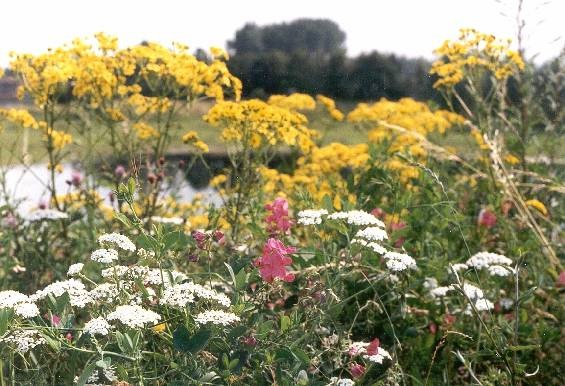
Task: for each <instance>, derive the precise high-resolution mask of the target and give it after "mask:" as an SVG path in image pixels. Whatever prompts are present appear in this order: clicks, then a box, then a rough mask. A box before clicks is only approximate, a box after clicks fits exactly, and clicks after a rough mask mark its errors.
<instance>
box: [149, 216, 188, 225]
mask: <svg viewBox="0 0 565 386" xmlns="http://www.w3.org/2000/svg"><path fill="white" fill-rule="evenodd" d="M151 221H152V222H157V223H160V224H171V225H182V224H183V223H184V219H183V218H182V217H160V216H153V217H151Z"/></svg>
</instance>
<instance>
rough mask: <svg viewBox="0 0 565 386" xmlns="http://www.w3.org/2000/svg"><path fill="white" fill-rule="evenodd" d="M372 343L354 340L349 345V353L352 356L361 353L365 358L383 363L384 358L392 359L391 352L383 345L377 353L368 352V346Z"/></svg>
mask: <svg viewBox="0 0 565 386" xmlns="http://www.w3.org/2000/svg"><path fill="white" fill-rule="evenodd" d="M369 344H370V343H367V342H352V343H351V344H350V345H349V355H350V356H357V355H361V356H362V357H363V358H365V359H367V360H369V361H371V362H374V363H378V364H382V363H383V360H384V359H385V358H386V359H391V360H392V357H391V356H390V353H389V352H388V351H387V350H385V349H384V348H382V347H380V346H379V347H378V349H377V353H376V354H373V355H368V354H367V347H369Z"/></svg>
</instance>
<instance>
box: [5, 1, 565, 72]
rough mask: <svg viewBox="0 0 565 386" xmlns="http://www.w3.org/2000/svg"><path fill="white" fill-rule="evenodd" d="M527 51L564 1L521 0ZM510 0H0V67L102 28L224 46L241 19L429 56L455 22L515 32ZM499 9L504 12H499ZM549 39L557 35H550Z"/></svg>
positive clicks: (547, 46) (555, 23)
mask: <svg viewBox="0 0 565 386" xmlns="http://www.w3.org/2000/svg"><path fill="white" fill-rule="evenodd" d="M524 3H525V5H524V16H525V18H526V21H527V26H526V34H525V35H526V44H525V46H526V48H527V53H528V56H529V57H531V56H532V55H534V54H539V56H538V60H537V61H538V62H539V61H542V60H545V59H547V58H551V57H554V56H556V55H557V53H558V52H559V50H560V49H561V47H563V44H564V39H563V36H564V35H565V23H564V21H563V19H564V15H565V0H549V1H546V0H524ZM517 4H518V1H516V0H500V1H499V2H497V1H495V0H364V1H358V0H348V1H343V0H325V1H319V0H284V1H281V0H278V1H269V0H221V1H220V0H216V1H213V0H209V1H188V0H177V1H172V0H153V1H148V0H133V1H132V0H51V1H49V0H36V1H30V0H3V1H2V2H0V17H1V18H0V66H6V65H7V63H8V61H9V59H8V52H10V51H17V52H31V53H40V52H43V51H45V50H46V49H47V48H48V47H54V46H57V45H60V44H62V43H66V42H69V41H70V40H72V39H73V38H74V37H85V36H91V35H92V34H94V33H95V32H99V31H104V32H106V33H109V34H113V35H116V36H118V37H119V38H120V42H121V44H120V45H121V46H122V47H123V46H127V45H131V44H136V43H139V42H140V41H142V40H150V41H156V42H160V43H163V44H166V45H169V44H170V43H171V42H173V41H178V42H182V43H186V44H188V45H189V46H190V47H191V48H197V47H202V48H208V47H210V46H213V45H215V46H225V44H226V41H227V40H229V39H231V38H233V36H234V33H235V31H236V30H237V29H239V28H240V27H241V26H243V24H245V23H246V22H255V23H257V24H259V25H264V24H269V23H278V22H282V21H291V20H293V19H296V18H300V17H310V18H328V19H331V20H334V21H335V22H337V23H338V24H339V26H340V27H341V29H342V30H344V31H345V32H346V34H347V40H346V46H347V50H348V53H349V55H357V54H359V53H361V52H369V51H372V50H378V51H381V52H392V53H396V54H400V55H405V56H424V57H427V58H432V57H433V56H432V50H433V49H434V48H435V47H437V46H438V45H440V44H441V43H442V42H443V41H444V40H445V39H447V38H455V37H456V36H457V31H458V29H459V28H461V27H473V28H477V29H479V30H481V31H484V32H488V33H493V34H495V35H496V36H499V37H514V36H516V21H515V16H516V9H517ZM501 12H504V13H506V16H504V15H502V14H501ZM555 39H559V40H558V41H555Z"/></svg>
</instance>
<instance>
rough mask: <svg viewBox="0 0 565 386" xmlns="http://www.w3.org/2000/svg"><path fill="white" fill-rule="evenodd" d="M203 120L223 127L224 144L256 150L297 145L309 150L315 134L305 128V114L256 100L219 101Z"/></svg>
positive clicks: (312, 144)
mask: <svg viewBox="0 0 565 386" xmlns="http://www.w3.org/2000/svg"><path fill="white" fill-rule="evenodd" d="M203 119H204V120H205V121H206V122H208V123H210V124H211V125H212V126H216V127H221V128H223V130H222V134H221V138H222V140H223V141H225V142H227V143H237V144H241V145H243V146H244V147H247V146H250V147H251V148H253V149H259V148H262V147H265V146H268V145H270V146H275V145H287V146H297V147H298V148H299V149H300V150H302V151H303V152H307V151H309V150H310V149H311V148H312V147H313V146H314V143H313V142H312V138H314V137H315V135H316V132H315V131H314V130H310V129H308V128H307V127H306V123H307V119H306V117H305V116H304V115H302V114H300V113H297V112H294V111H290V110H288V109H285V108H282V107H278V106H273V105H269V104H267V103H265V102H263V101H261V100H258V99H251V100H247V101H242V102H220V103H218V104H216V105H215V106H214V107H212V108H211V109H210V110H209V111H208V113H207V114H206V115H204V117H203Z"/></svg>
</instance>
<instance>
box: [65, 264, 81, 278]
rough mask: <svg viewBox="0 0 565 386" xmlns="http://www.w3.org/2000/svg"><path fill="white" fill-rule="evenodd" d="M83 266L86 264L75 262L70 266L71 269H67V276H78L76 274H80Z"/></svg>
mask: <svg viewBox="0 0 565 386" xmlns="http://www.w3.org/2000/svg"><path fill="white" fill-rule="evenodd" d="M83 267H84V264H83V263H75V264H72V265H71V266H70V267H69V270H68V271H67V276H76V275H78V274H79V273H80V272H81V271H82V268H83Z"/></svg>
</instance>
